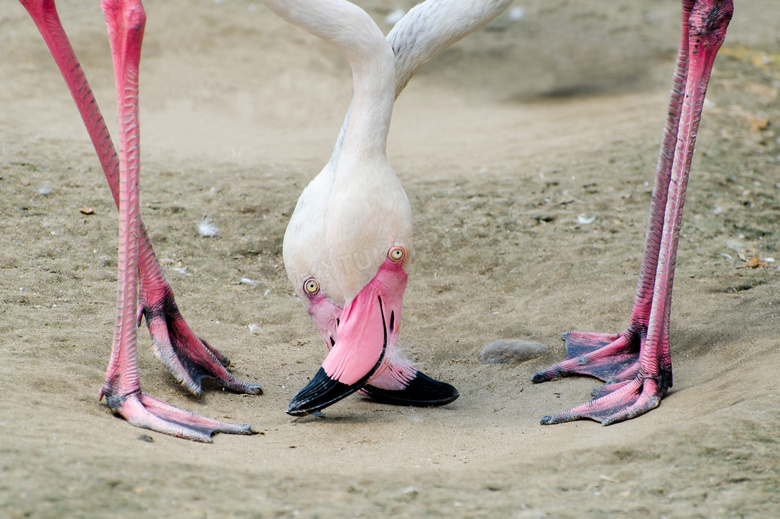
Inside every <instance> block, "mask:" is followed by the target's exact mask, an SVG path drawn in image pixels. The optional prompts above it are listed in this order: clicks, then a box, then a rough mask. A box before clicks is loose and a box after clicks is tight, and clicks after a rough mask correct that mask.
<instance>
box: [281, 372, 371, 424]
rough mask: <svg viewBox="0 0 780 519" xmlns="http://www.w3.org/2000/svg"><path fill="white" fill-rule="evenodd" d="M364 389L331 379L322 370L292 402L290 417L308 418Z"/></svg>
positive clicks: (360, 385)
mask: <svg viewBox="0 0 780 519" xmlns="http://www.w3.org/2000/svg"><path fill="white" fill-rule="evenodd" d="M361 387H362V384H360V383H358V384H355V385H352V386H349V385H347V384H343V383H341V382H339V381H338V380H334V379H332V378H330V377H329V376H328V375H327V373H325V370H324V369H322V368H320V369H319V370H318V371H317V374H316V375H314V378H312V379H311V380H310V381H309V383H308V384H306V387H304V388H303V389H301V390H300V391H299V392H298V394H297V395H295V396H294V397H293V399H292V400H290V404H289V405H288V406H287V414H289V415H290V416H306V415H308V414H312V413H315V412H317V411H320V410H322V409H325V408H326V407H328V406H329V405H332V404H335V403H336V402H338V401H339V400H341V399H343V398H345V397H347V396H349V395H351V394H352V393H354V392H355V391H357V390H358V389H360V388H361Z"/></svg>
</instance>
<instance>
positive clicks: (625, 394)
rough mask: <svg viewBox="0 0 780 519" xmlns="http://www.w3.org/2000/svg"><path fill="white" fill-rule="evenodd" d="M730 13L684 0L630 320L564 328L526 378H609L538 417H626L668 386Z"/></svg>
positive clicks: (729, 7) (655, 401) (714, 4)
mask: <svg viewBox="0 0 780 519" xmlns="http://www.w3.org/2000/svg"><path fill="white" fill-rule="evenodd" d="M732 13H733V4H732V0H698V1H694V0H684V1H683V16H682V18H683V35H682V40H681V43H680V50H679V53H678V56H677V70H676V73H675V78H674V85H673V88H672V95H671V102H670V107H669V115H668V117H667V121H666V126H665V128H664V138H663V142H662V145H661V152H660V155H659V161H658V167H657V170H656V182H655V186H654V188H653V199H652V203H651V209H650V218H649V220H648V232H647V237H646V241H645V254H644V257H643V260H642V267H641V272H640V278H639V285H638V288H637V295H636V299H635V303H634V309H633V311H632V315H631V325H630V326H629V329H628V331H627V332H625V333H623V334H619V335H617V336H615V335H604V334H589V333H582V332H568V333H566V334H564V340H566V350H567V356H566V360H565V361H563V362H561V363H559V364H556V365H554V366H551V367H549V368H547V369H545V370H543V371H541V372H539V373H535V374H534V376H533V379H532V380H533V381H534V382H544V381H547V380H551V379H553V378H556V377H559V376H567V375H573V374H585V375H591V376H595V377H596V378H600V379H602V380H607V381H608V384H607V385H606V386H604V387H603V388H601V389H600V390H598V391H596V392H595V396H596V398H595V399H594V400H592V401H590V402H588V403H586V404H583V405H581V406H578V407H575V408H574V409H571V410H569V411H565V412H562V413H558V414H555V415H552V416H545V417H544V418H542V420H541V423H542V424H555V423H562V422H568V421H571V420H579V419H584V418H588V419H591V420H596V421H600V422H601V423H602V424H603V425H610V424H613V423H616V422H620V421H623V420H628V419H631V418H634V417H636V416H639V415H641V414H643V413H646V412H647V411H650V410H651V409H654V408H655V407H657V406H658V405H659V404H660V403H661V399H662V398H663V397H664V396H665V395H666V393H667V391H668V390H669V388H670V387H671V386H672V363H671V356H670V352H669V319H670V314H671V300H672V285H673V281H674V266H675V261H676V257H677V244H678V238H679V233H680V225H681V222H682V211H683V203H684V200H685V190H686V187H687V183H688V175H689V173H690V167H691V159H692V157H693V149H694V145H695V142H696V133H697V131H698V126H699V120H700V118H701V109H702V106H703V103H704V96H705V94H706V91H707V84H708V83H709V78H710V73H711V72H712V65H713V62H714V60H715V56H716V55H717V52H718V49H720V46H721V44H722V43H723V39H724V38H725V35H726V29H727V27H728V23H729V21H730V20H731V16H732ZM689 53H690V56H689Z"/></svg>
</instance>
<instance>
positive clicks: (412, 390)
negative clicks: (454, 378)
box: [363, 371, 460, 407]
mask: <svg viewBox="0 0 780 519" xmlns="http://www.w3.org/2000/svg"><path fill="white" fill-rule="evenodd" d="M363 390H364V391H365V392H366V393H367V394H368V396H369V398H371V399H373V400H375V401H377V402H379V403H382V404H390V405H400V406H414V407H439V406H443V405H447V404H449V403H452V402H454V401H455V400H457V399H458V397H459V396H460V393H459V392H458V390H457V389H455V388H454V387H453V386H452V385H450V384H448V383H446V382H442V381H440V380H436V379H434V378H431V377H429V376H428V375H426V374H425V373H423V372H422V371H418V372H417V376H416V377H415V378H413V379H412V380H410V381H409V383H408V384H407V386H406V387H405V388H404V389H402V390H400V391H388V390H386V389H379V388H376V387H373V386H365V387H364V388H363Z"/></svg>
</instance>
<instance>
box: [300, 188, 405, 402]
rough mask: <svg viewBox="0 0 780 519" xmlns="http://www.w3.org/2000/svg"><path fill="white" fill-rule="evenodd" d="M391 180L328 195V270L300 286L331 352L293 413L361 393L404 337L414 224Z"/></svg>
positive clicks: (326, 232)
mask: <svg viewBox="0 0 780 519" xmlns="http://www.w3.org/2000/svg"><path fill="white" fill-rule="evenodd" d="M389 178H390V180H392V181H393V183H392V184H390V185H389V186H388V185H385V186H380V187H384V189H377V190H371V189H365V186H362V188H361V189H342V190H334V189H332V190H331V192H330V196H329V198H328V203H327V209H326V217H325V219H324V229H323V236H324V244H325V247H326V248H327V255H326V258H327V262H328V267H327V268H320V271H319V273H318V274H317V275H314V276H311V277H308V278H306V279H303V280H301V281H302V283H301V284H300V286H301V290H302V291H303V292H304V293H305V299H306V300H305V301H304V303H305V304H307V306H308V308H309V313H310V315H311V316H312V319H313V320H314V322H315V324H316V325H317V327H318V329H319V331H320V334H321V335H322V337H323V339H324V340H325V342H326V344H328V345H329V346H331V347H332V348H331V350H330V352H329V353H328V356H327V357H326V358H325V361H324V362H323V364H322V367H321V368H320V369H319V370H318V371H317V373H316V375H315V376H314V377H313V378H312V379H311V381H310V382H309V384H308V385H307V386H306V387H304V388H303V389H302V390H301V391H300V392H299V393H298V394H297V395H296V396H295V397H294V398H293V399H292V401H291V402H290V404H289V406H288V409H287V412H288V413H289V414H291V415H294V416H299V415H305V414H309V413H312V412H315V411H319V410H320V409H323V408H325V407H327V406H329V405H331V404H333V403H335V402H337V401H339V400H341V399H342V398H344V397H346V396H347V395H350V394H352V393H354V392H355V391H358V390H359V389H361V388H362V387H363V386H364V385H365V384H366V382H368V381H369V379H371V378H372V377H374V376H377V375H379V374H380V372H381V370H382V369H384V366H383V363H382V361H383V359H384V357H385V354H386V353H387V351H388V347H390V348H391V349H392V346H391V345H394V344H395V343H396V341H397V339H398V332H399V328H400V323H401V306H402V303H403V294H404V291H405V289H406V282H407V271H408V269H409V267H410V266H411V254H412V239H411V236H412V225H411V208H410V206H409V201H408V199H407V197H406V194H405V193H404V191H403V188H401V187H400V183H398V182H397V179H395V175H392V177H389ZM374 244H378V245H374ZM322 265H323V262H320V266H322ZM310 271H311V269H310ZM307 283H308V284H307ZM341 308H343V311H342V312H341V313H340V315H338V311H339V310H340V309H341ZM334 325H335V328H334Z"/></svg>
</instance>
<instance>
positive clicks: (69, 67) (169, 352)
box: [20, 0, 262, 395]
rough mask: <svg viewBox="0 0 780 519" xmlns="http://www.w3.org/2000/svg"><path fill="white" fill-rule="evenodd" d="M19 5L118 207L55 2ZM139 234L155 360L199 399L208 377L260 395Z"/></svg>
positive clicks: (108, 148)
mask: <svg viewBox="0 0 780 519" xmlns="http://www.w3.org/2000/svg"><path fill="white" fill-rule="evenodd" d="M20 2H21V4H22V5H23V6H24V7H25V9H27V11H28V13H29V14H30V16H31V17H32V19H33V21H34V22H35V25H36V26H37V27H38V30H39V31H40V32H41V35H42V36H43V39H44V41H45V42H46V45H47V46H48V47H49V50H50V51H51V54H52V56H53V57H54V61H55V62H56V63H57V66H58V67H59V69H60V72H61V73H62V76H63V78H64V79H65V83H66V84H67V85H68V88H69V89H70V92H71V95H72V96H73V100H74V101H75V102H76V106H77V107H78V109H79V113H80V114H81V118H82V119H83V120H84V124H85V126H86V127H87V131H88V132H89V136H90V138H91V139H92V144H93V146H94V147H95V151H96V152H97V155H98V158H99V160H100V165H101V166H102V168H103V172H104V173H105V176H106V180H107V181H108V185H109V187H110V188H111V194H112V195H113V197H114V202H115V203H116V205H117V208H118V207H119V160H118V158H117V154H116V150H115V148H114V144H113V142H112V141H111V136H110V135H109V134H108V128H107V127H106V124H105V121H104V120H103V116H102V115H101V114H100V110H99V108H98V105H97V102H96V101H95V97H94V95H93V94H92V90H91V89H90V87H89V83H88V82H87V78H86V76H85V75H84V73H83V72H82V70H81V65H80V64H79V61H78V59H77V58H76V55H75V53H74V52H73V48H72V47H71V45H70V42H69V41H68V37H67V35H66V34H65V30H64V29H63V27H62V24H61V23H60V19H59V16H58V15H57V9H56V6H55V4H54V0H20ZM138 235H139V257H140V270H141V289H140V296H139V302H140V308H139V314H138V322H139V324H140V320H141V317H145V318H146V324H147V326H148V328H149V332H150V334H151V336H152V343H153V344H154V350H155V354H156V355H157V357H158V358H160V360H162V361H163V363H164V364H165V366H166V367H167V368H168V370H169V371H170V372H171V373H172V374H173V376H174V377H175V378H176V380H178V381H179V382H180V383H181V384H183V385H184V386H185V387H186V388H187V389H189V390H190V391H191V392H192V393H194V394H196V395H200V394H201V393H202V384H201V383H202V380H203V379H204V378H210V379H214V380H216V381H217V382H218V383H219V384H221V385H222V386H224V387H225V388H227V389H229V390H231V391H235V392H237V393H249V394H260V393H262V389H261V388H260V386H258V385H254V384H247V383H245V382H241V381H240V380H237V379H236V378H234V377H233V376H232V375H231V374H230V373H229V372H228V371H227V370H226V369H225V368H226V367H227V366H228V365H229V364H230V360H229V359H228V358H227V357H226V356H225V355H223V354H222V353H220V352H219V351H217V350H216V349H214V348H212V347H211V346H209V344H208V343H206V341H204V340H202V339H200V338H199V337H197V336H196V335H195V334H194V333H193V332H192V330H190V328H189V326H188V325H187V323H186V322H185V321H184V318H183V317H182V316H181V313H180V312H179V309H178V308H177V306H176V301H175V300H174V298H173V291H172V290H171V287H170V285H169V284H168V282H167V281H166V280H165V276H164V275H163V273H162V269H161V268H160V265H159V263H158V261H157V258H156V257H155V255H154V251H153V250H152V245H151V242H150V241H149V237H148V235H147V234H146V229H145V228H144V226H143V223H140V224H139V229H138Z"/></svg>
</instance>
